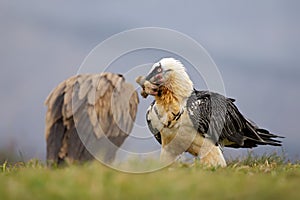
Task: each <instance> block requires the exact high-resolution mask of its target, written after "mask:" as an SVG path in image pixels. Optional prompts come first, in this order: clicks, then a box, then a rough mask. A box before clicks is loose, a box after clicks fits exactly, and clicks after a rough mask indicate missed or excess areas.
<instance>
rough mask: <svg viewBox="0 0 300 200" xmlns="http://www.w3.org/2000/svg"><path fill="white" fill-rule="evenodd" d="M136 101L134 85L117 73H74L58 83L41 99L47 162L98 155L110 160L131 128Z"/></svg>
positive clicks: (80, 159)
mask: <svg viewBox="0 0 300 200" xmlns="http://www.w3.org/2000/svg"><path fill="white" fill-rule="evenodd" d="M138 102H139V100H138V95H137V92H136V91H135V89H134V87H133V86H132V85H131V84H129V83H127V82H125V79H124V77H123V76H122V75H119V74H113V73H102V74H85V75H77V76H73V77H71V78H69V79H67V80H65V81H63V82H62V83H60V84H59V85H58V86H57V87H56V88H55V89H54V90H53V91H52V92H51V93H50V95H49V96H48V98H47V99H46V101H45V104H46V105H47V106H48V111H47V114H46V130H45V137H46V142H47V161H48V164H49V165H59V164H62V163H74V162H83V161H87V160H92V159H94V156H98V155H101V156H103V157H102V158H103V161H104V162H108V163H110V162H112V161H113V160H114V157H115V154H116V151H117V149H118V147H120V146H121V145H122V143H123V142H124V140H125V139H126V137H127V136H128V134H129V133H130V132H131V130H132V127H133V122H134V121H135V117H136V112H137V105H138ZM102 158H100V159H102Z"/></svg>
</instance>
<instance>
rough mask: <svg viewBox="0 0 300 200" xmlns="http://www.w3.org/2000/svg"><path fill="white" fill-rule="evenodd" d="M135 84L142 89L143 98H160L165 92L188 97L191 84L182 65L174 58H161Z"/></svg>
mask: <svg viewBox="0 0 300 200" xmlns="http://www.w3.org/2000/svg"><path fill="white" fill-rule="evenodd" d="M136 82H137V83H138V84H139V85H141V87H142V88H143V90H142V92H141V94H142V96H143V97H145V98H146V97H147V96H148V95H153V96H160V95H161V93H162V92H163V91H165V90H168V91H171V92H172V93H174V94H175V95H179V96H182V97H185V96H189V94H190V93H191V92H192V90H193V83H192V81H191V80H190V78H189V76H188V75H187V73H186V69H185V67H184V66H183V64H182V63H181V62H180V61H178V60H175V59H174V58H163V59H161V60H160V61H159V62H157V63H154V64H153V66H152V68H151V70H150V72H149V73H148V74H147V75H146V76H139V77H138V78H137V79H136Z"/></svg>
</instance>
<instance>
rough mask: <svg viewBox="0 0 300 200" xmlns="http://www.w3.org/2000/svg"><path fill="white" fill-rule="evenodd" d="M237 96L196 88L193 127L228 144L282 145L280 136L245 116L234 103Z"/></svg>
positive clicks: (190, 110)
mask: <svg viewBox="0 0 300 200" xmlns="http://www.w3.org/2000/svg"><path fill="white" fill-rule="evenodd" d="M233 102H234V99H230V98H226V97H224V96H222V95H220V94H217V93H213V92H209V91H196V90H195V91H194V92H193V93H192V95H191V96H190V97H189V99H188V101H187V110H188V113H189V116H190V118H191V121H192V123H193V125H194V127H195V128H196V129H197V130H198V132H199V133H201V134H203V136H204V137H207V138H210V139H211V140H212V141H214V142H215V143H216V144H219V143H221V144H222V145H224V146H227V147H235V148H239V147H245V148H249V147H256V146H257V145H273V146H280V145H281V144H280V143H281V142H280V141H278V140H275V139H273V138H276V137H279V136H276V135H274V134H271V133H270V132H269V131H267V130H265V129H260V128H258V127H257V126H256V125H254V124H253V123H252V122H250V121H248V120H246V119H245V118H244V117H243V115H242V114H241V113H240V112H239V110H238V109H237V107H236V106H235V105H234V103H233Z"/></svg>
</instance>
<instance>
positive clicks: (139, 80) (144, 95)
mask: <svg viewBox="0 0 300 200" xmlns="http://www.w3.org/2000/svg"><path fill="white" fill-rule="evenodd" d="M135 81H136V82H137V83H138V84H139V85H140V86H141V87H142V91H141V96H142V97H144V98H147V96H148V94H147V93H146V92H145V85H144V84H145V81H146V77H145V76H138V77H137V78H136V79H135Z"/></svg>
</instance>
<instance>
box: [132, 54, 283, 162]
mask: <svg viewBox="0 0 300 200" xmlns="http://www.w3.org/2000/svg"><path fill="white" fill-rule="evenodd" d="M136 81H137V83H139V84H140V85H141V87H142V92H141V94H142V96H143V97H145V98H146V97H147V95H153V96H154V97H155V100H154V102H153V103H152V104H151V105H150V107H149V109H148V111H147V114H146V120H147V123H148V127H149V129H150V131H151V132H152V133H153V134H154V136H155V138H156V140H157V141H158V142H159V143H160V144H161V145H162V151H161V156H160V157H161V159H162V161H165V162H169V163H170V162H172V161H174V159H175V158H176V157H177V156H178V155H180V154H181V153H183V152H189V153H191V154H192V155H194V156H199V157H200V162H201V163H203V164H205V165H209V166H221V167H225V166H226V161H225V159H224V157H223V153H222V150H221V148H222V147H224V146H225V147H233V148H252V147H256V146H257V145H273V146H281V141H278V140H276V139H274V138H279V137H280V136H277V135H274V134H271V133H270V132H269V131H267V130H265V129H262V128H259V127H258V126H256V125H255V124H254V123H253V122H251V121H250V120H247V119H246V118H245V117H244V116H243V115H242V114H241V113H240V112H239V110H238V108H237V107H236V106H235V104H234V101H235V100H234V99H231V98H226V97H224V96H223V95H221V94H218V93H214V92H210V91H198V90H196V89H194V88H193V83H192V81H191V80H190V78H189V76H188V74H187V73H186V70H185V67H184V66H183V65H182V63H181V62H180V61H178V60H175V59H173V58H163V59H162V60H160V61H159V62H157V63H155V64H154V65H153V67H152V69H151V71H150V72H149V74H148V75H147V76H146V77H144V76H139V77H138V78H137V79H136Z"/></svg>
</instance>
